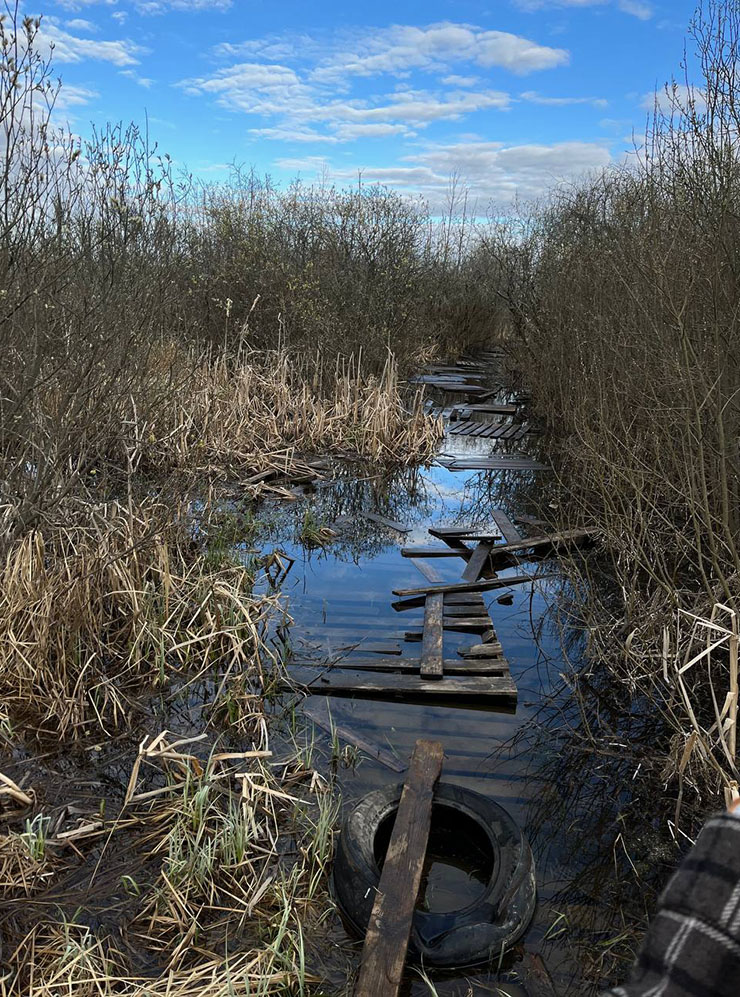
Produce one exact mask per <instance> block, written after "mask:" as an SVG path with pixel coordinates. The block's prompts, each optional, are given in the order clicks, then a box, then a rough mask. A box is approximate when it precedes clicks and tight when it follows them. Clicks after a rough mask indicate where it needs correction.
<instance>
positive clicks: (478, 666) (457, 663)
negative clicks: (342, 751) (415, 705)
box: [288, 656, 509, 679]
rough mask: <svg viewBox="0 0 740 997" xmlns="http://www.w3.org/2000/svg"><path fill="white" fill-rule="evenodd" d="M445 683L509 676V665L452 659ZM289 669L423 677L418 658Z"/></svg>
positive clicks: (346, 660) (296, 664)
mask: <svg viewBox="0 0 740 997" xmlns="http://www.w3.org/2000/svg"><path fill="white" fill-rule="evenodd" d="M442 664H443V668H444V675H445V679H446V678H447V677H448V675H508V674H509V662H508V661H507V660H506V659H505V658H504V657H501V656H499V657H497V658H496V657H493V658H486V657H481V658H473V659H470V660H468V659H467V658H466V659H465V660H463V661H461V660H460V658H459V657H458V658H449V659H445V660H444V661H443V663H442ZM288 667H289V668H290V669H291V671H290V672H289V673H288V674H292V673H293V670H294V669H296V668H313V669H315V670H316V671H317V672H323V673H325V674H326V675H327V676H330V675H333V674H334V671H335V669H340V670H341V671H347V670H348V669H349V670H351V671H361V672H399V673H401V674H404V675H416V676H420V674H421V669H420V667H419V660H418V659H416V658H374V659H373V658H343V659H342V660H341V661H339V662H337V663H336V664H335V665H327V664H323V663H318V664H317V662H316V661H291V662H288Z"/></svg>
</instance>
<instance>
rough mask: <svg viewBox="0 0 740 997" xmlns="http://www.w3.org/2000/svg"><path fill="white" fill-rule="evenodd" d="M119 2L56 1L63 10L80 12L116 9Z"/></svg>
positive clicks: (96, 0) (108, 0)
mask: <svg viewBox="0 0 740 997" xmlns="http://www.w3.org/2000/svg"><path fill="white" fill-rule="evenodd" d="M117 3H118V0H56V5H57V7H61V8H62V9H63V10H71V11H78V10H84V9H85V8H86V7H115V6H116V4H117Z"/></svg>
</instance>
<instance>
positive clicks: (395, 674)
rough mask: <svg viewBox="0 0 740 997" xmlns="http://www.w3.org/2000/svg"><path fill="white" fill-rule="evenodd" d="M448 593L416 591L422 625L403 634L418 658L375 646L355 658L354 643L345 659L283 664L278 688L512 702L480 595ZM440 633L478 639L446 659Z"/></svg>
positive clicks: (441, 589) (384, 696) (511, 684)
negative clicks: (419, 596) (368, 653)
mask: <svg viewBox="0 0 740 997" xmlns="http://www.w3.org/2000/svg"><path fill="white" fill-rule="evenodd" d="M481 584H483V585H485V584H486V583H479V587H480V585H481ZM505 584H507V583H505ZM452 588H453V589H454V588H455V587H454V586H453V587H452ZM463 588H464V589H465V588H467V586H463ZM449 589H450V587H449V586H441V587H438V590H437V591H432V592H430V593H429V594H426V589H421V590H419V591H420V592H423V593H425V595H424V597H423V598H422V599H420V600H419V603H418V604H419V606H420V607H421V606H423V607H424V625H423V628H422V629H421V631H408V632H406V634H405V642H406V643H419V642H421V654H420V657H419V658H412V657H410V656H406V655H403V654H400V655H399V656H398V657H383V656H381V655H380V647H379V646H378V645H375V644H374V647H373V649H375V646H378V650H377V651H376V654H378V656H377V657H372V656H367V657H358V652H362V651H363V650H364V645H363V643H362V642H361V641H358V642H357V645H356V646H355V647H353V648H352V649H351V650H349V649H348V650H349V656H347V657H343V658H341V659H340V660H338V661H332V662H327V661H322V662H317V661H315V660H309V659H306V658H305V657H303V658H299V659H295V658H294V659H293V660H291V661H289V662H288V663H287V666H286V674H285V676H284V678H283V680H282V684H283V685H284V687H286V688H290V687H295V686H301V687H303V688H305V689H306V691H307V692H310V693H316V694H319V695H336V696H347V695H350V696H358V697H371V698H381V699H388V698H393V697H401V698H404V699H412V700H427V699H435V700H437V699H476V700H485V701H488V702H490V701H495V702H507V703H509V704H510V703H512V702H515V701H516V685H515V683H514V682H513V680H512V678H511V673H510V671H509V663H508V661H506V659H505V658H504V657H503V653H502V648H501V645H500V643H499V642H498V639H497V637H496V633H495V631H494V629H493V622H492V620H491V617H490V614H489V612H488V610H487V609H486V606H485V603H484V602H483V598H482V596H481V595H480V592H479V591H463V592H462V594H461V593H460V592H455V591H449ZM445 631H449V632H453V633H470V634H472V635H476V634H477V635H478V643H476V644H473V645H471V646H470V647H469V648H468V649H467V650H466V653H465V655H464V656H462V655H460V656H459V657H458V658H457V659H451V660H450V659H445V658H444V633H445ZM390 646H392V645H390ZM477 648H480V649H481V650H480V653H478V652H477V650H476V649H477Z"/></svg>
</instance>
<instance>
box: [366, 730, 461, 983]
mask: <svg viewBox="0 0 740 997" xmlns="http://www.w3.org/2000/svg"><path fill="white" fill-rule="evenodd" d="M442 757H443V752H442V745H441V744H440V743H439V742H438V741H423V740H419V741H417V742H416V746H415V747H414V753H413V755H412V757H411V764H410V765H409V771H408V775H407V777H406V782H405V784H404V787H403V793H402V794H401V802H400V803H399V805H398V813H397V814H396V820H395V823H394V825H393V833H392V834H391V840H390V843H389V845H388V852H387V854H386V857H385V863H384V865H383V872H382V874H381V877H380V883H379V884H378V892H377V893H376V896H375V903H374V904H373V909H372V913H371V914H370V921H369V923H368V926H367V934H366V936H365V945H364V947H363V949H362V965H361V966H360V978H359V980H358V982H357V987H356V989H355V997H397V994H398V991H399V988H400V986H401V978H402V976H403V967H404V964H405V962H406V951H407V949H408V945H409V936H410V935H411V919H412V917H413V915H414V908H415V907H416V898H417V896H418V893H419V887H420V886H421V875H422V871H423V868H424V857H425V855H426V850H427V842H428V840H429V828H430V826H431V822H432V800H433V797H434V787H435V785H436V783H437V780H438V779H439V776H440V773H441V771H442Z"/></svg>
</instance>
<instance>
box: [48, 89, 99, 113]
mask: <svg viewBox="0 0 740 997" xmlns="http://www.w3.org/2000/svg"><path fill="white" fill-rule="evenodd" d="M99 96H100V94H99V93H97V91H95V90H88V89H87V87H76V86H72V84H70V83H65V84H64V85H63V86H62V87H60V88H59V93H58V94H57V97H56V100H55V101H54V110H55V111H66V110H67V109H68V108H70V107H82V106H84V105H85V104H89V103H90V101H91V100H95V98H96V97H99Z"/></svg>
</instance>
